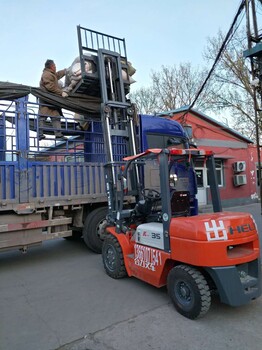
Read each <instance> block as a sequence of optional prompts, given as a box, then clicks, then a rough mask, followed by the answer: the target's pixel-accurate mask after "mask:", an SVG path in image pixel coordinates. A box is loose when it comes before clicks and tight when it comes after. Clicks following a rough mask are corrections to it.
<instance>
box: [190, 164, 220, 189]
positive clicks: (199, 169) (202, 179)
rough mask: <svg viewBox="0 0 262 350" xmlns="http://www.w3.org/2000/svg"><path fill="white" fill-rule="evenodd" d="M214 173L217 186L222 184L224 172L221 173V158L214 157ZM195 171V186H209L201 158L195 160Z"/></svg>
mask: <svg viewBox="0 0 262 350" xmlns="http://www.w3.org/2000/svg"><path fill="white" fill-rule="evenodd" d="M215 166H216V174H217V182H218V186H220V187H222V186H224V174H223V161H222V160H221V159H215ZM195 172H196V178H197V187H205V184H206V186H207V187H209V181H208V177H207V169H206V167H205V164H204V162H203V161H201V160H197V161H196V162H195Z"/></svg>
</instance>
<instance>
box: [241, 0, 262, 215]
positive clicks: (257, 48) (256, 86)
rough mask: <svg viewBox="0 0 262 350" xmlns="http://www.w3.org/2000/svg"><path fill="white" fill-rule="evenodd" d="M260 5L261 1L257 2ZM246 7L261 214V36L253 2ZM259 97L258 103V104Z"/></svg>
mask: <svg viewBox="0 0 262 350" xmlns="http://www.w3.org/2000/svg"><path fill="white" fill-rule="evenodd" d="M257 1H259V2H260V3H262V0H257ZM245 7H246V31H247V42H248V49H247V50H245V51H244V57H246V58H247V57H248V58H250V64H251V75H252V85H253V99H254V110H255V124H256V144H257V159H258V179H259V188H260V204H261V214H262V171H261V157H260V148H261V146H260V133H261V126H262V116H261V112H262V109H261V108H262V107H261V106H262V36H261V34H260V35H259V32H258V26H257V16H256V4H255V0H245ZM258 97H260V103H259V102H258Z"/></svg>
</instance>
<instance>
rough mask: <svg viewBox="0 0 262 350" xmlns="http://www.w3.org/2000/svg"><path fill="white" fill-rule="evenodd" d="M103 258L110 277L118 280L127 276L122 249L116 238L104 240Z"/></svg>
mask: <svg viewBox="0 0 262 350" xmlns="http://www.w3.org/2000/svg"><path fill="white" fill-rule="evenodd" d="M102 258H103V264H104V268H105V270H106V273H107V274H108V276H110V277H112V278H116V279H118V278H123V277H125V276H126V275H127V272H126V268H125V262H124V256H123V252H122V248H121V246H120V244H119V242H118V240H117V239H116V237H114V236H112V235H109V236H108V237H107V238H106V239H105V240H104V243H103V248H102Z"/></svg>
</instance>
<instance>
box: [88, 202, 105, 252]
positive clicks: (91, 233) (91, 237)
mask: <svg viewBox="0 0 262 350" xmlns="http://www.w3.org/2000/svg"><path fill="white" fill-rule="evenodd" d="M107 213H108V208H107V207H101V208H96V209H94V210H93V211H92V212H91V213H89V214H88V215H87V217H86V219H85V223H84V227H83V238H84V241H85V244H86V245H87V247H88V248H89V249H91V250H92V251H93V252H95V253H98V254H100V253H101V252H102V244H103V241H102V240H101V238H100V234H101V233H103V231H104V229H105V227H106V224H107V223H106V215H107Z"/></svg>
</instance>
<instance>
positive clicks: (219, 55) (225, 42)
mask: <svg viewBox="0 0 262 350" xmlns="http://www.w3.org/2000/svg"><path fill="white" fill-rule="evenodd" d="M244 7H245V0H242V2H241V4H240V6H239V8H238V11H237V13H236V15H235V17H234V19H233V22H232V24H231V26H230V29H229V31H228V33H227V35H226V36H225V39H224V41H223V43H222V45H221V47H220V49H219V51H218V54H217V56H216V58H215V61H214V63H213V65H212V67H211V69H210V71H209V73H208V75H207V77H206V79H205V81H204V82H203V84H202V86H201V87H200V89H199V90H198V93H197V94H196V97H195V98H194V100H193V102H192V103H191V104H190V105H189V107H188V109H187V110H186V111H185V113H184V114H183V115H182V116H181V119H182V120H183V118H184V116H185V115H186V114H187V113H188V112H189V111H190V110H191V109H192V108H193V106H194V105H195V103H196V101H197V99H198V98H199V96H200V94H201V93H202V91H203V90H204V87H205V85H206V83H207V82H208V80H209V78H210V77H211V75H212V73H213V71H214V69H215V67H216V65H217V63H218V61H219V59H220V57H221V55H222V53H223V51H224V50H225V48H226V45H227V44H228V42H229V39H230V36H231V37H232V35H233V34H234V32H235V31H234V32H233V30H234V26H235V24H236V22H237V20H238V17H239V16H240V14H241V12H242V10H243V9H244ZM238 26H239V25H238ZM237 28H238V27H237Z"/></svg>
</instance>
